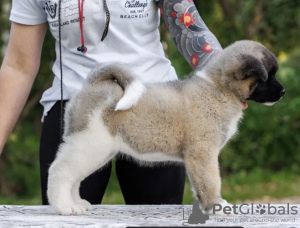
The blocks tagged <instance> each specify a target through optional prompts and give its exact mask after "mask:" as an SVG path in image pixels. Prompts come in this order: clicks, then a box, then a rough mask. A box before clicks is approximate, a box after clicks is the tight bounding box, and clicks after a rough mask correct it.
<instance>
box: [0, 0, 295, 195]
mask: <svg viewBox="0 0 300 228" xmlns="http://www.w3.org/2000/svg"><path fill="white" fill-rule="evenodd" d="M10 4H11V1H9V0H1V1H0V38H1V39H0V50H2V51H1V52H0V54H1V56H0V62H2V58H3V54H4V52H3V50H4V48H5V46H6V42H7V37H8V31H9V21H8V17H9V9H10ZM195 4H196V6H197V8H198V10H199V12H200V15H201V16H202V18H203V20H204V21H205V23H206V24H207V26H208V27H209V28H210V30H211V31H212V32H213V33H214V34H215V35H216V37H217V38H218V39H219V41H220V43H221V45H222V46H223V47H226V46H228V45H229V44H231V43H232V42H234V41H236V40H241V39H253V40H256V41H259V42H261V43H263V44H264V45H266V46H267V47H268V48H269V49H271V50H272V51H273V52H274V53H275V54H276V55H277V56H278V60H279V62H280V68H279V72H278V74H277V77H278V78H279V80H281V81H282V82H283V84H284V85H285V87H286V89H287V94H286V95H285V97H284V98H283V100H282V101H280V102H279V103H278V104H276V105H275V106H273V107H264V106H262V105H260V104H255V103H250V104H249V108H248V110H247V111H246V112H245V117H244V120H243V121H242V124H241V126H240V133H239V135H238V136H237V137H236V138H235V139H234V140H232V142H231V143H230V144H229V145H228V146H227V147H226V148H225V151H223V153H222V155H221V165H220V166H221V168H222V169H223V172H224V173H232V172H239V171H241V170H243V171H245V170H246V171H251V170H253V169H255V168H257V167H259V168H261V169H268V170H271V171H274V172H275V171H277V170H281V169H290V170H291V171H293V172H296V171H298V172H299V171H300V170H299V164H300V153H299V152H300V134H299V133H300V111H299V107H300V97H299V89H298V86H299V83H300V81H299V74H300V66H299V61H300V42H299V38H300V1H298V0H272V1H267V0H244V1H240V0H210V1H205V0H195ZM160 30H161V36H162V42H163V44H164V47H165V50H166V54H167V56H168V57H169V58H170V59H171V61H172V63H173V65H174V66H175V68H176V70H177V72H178V75H179V76H180V77H183V76H184V75H186V74H188V73H190V72H191V71H192V69H191V67H190V66H189V64H187V63H186V60H185V59H184V58H183V57H182V56H181V54H180V53H179V52H178V51H177V50H176V49H175V47H174V45H173V44H172V39H171V38H170V35H169V33H168V31H167V29H166V27H165V26H164V25H162V26H161V28H160ZM54 58H55V53H54V40H53V38H52V37H51V35H50V34H49V33H47V36H46V39H45V42H44V48H43V53H42V62H41V67H40V71H39V75H38V77H37V79H36V81H35V83H34V85H33V89H32V92H31V95H30V97H29V100H28V102H27V104H26V106H25V109H24V111H23V113H22V115H21V117H20V120H19V122H18V125H17V127H16V129H15V130H14V132H13V134H12V135H11V137H10V138H9V141H8V143H7V145H6V147H5V150H4V153H3V155H2V157H1V158H0V198H1V195H2V196H9V195H20V196H22V195H23V196H31V195H36V194H38V191H39V171H38V149H39V135H40V130H41V123H40V118H41V114H42V108H41V106H40V105H39V104H38V101H39V99H40V97H41V94H42V92H43V91H44V90H45V89H46V88H48V87H49V86H50V85H51V82H52V79H53V76H52V72H51V67H52V64H53V61H54Z"/></svg>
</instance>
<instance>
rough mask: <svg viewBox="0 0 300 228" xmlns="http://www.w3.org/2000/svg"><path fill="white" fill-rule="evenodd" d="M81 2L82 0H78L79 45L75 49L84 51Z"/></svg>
mask: <svg viewBox="0 0 300 228" xmlns="http://www.w3.org/2000/svg"><path fill="white" fill-rule="evenodd" d="M83 4H84V0H78V13H79V24H80V35H81V47H78V48H77V50H78V51H81V52H83V53H85V52H86V51H87V48H86V47H85V46H84V36H83Z"/></svg>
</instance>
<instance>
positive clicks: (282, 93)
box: [280, 88, 285, 96]
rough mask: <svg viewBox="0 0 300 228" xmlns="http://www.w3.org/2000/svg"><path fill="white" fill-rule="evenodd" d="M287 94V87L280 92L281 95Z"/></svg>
mask: <svg viewBox="0 0 300 228" xmlns="http://www.w3.org/2000/svg"><path fill="white" fill-rule="evenodd" d="M284 94H285V88H283V89H282V90H281V92H280V96H283V95H284Z"/></svg>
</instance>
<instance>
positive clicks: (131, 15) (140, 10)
mask: <svg viewBox="0 0 300 228" xmlns="http://www.w3.org/2000/svg"><path fill="white" fill-rule="evenodd" d="M150 1H152V0H124V1H123V7H124V13H123V14H121V15H120V18H123V19H137V18H145V17H148V16H149V13H148V9H149V6H150Z"/></svg>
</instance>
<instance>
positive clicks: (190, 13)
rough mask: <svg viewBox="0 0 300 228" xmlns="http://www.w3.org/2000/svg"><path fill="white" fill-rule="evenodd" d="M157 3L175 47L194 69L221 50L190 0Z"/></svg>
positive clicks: (171, 0) (165, 0)
mask: <svg viewBox="0 0 300 228" xmlns="http://www.w3.org/2000/svg"><path fill="white" fill-rule="evenodd" d="M158 4H159V7H160V9H161V12H162V15H163V17H164V19H165V22H166V25H167V26H168V29H169V31H170V33H171V36H172V38H173V41H174V43H175V45H176V47H177V49H178V50H179V51H180V52H181V53H182V55H183V56H184V57H185V58H186V60H187V61H188V62H189V63H190V65H191V66H192V67H193V68H194V69H196V68H197V69H201V68H202V67H203V66H204V65H205V64H206V63H207V62H208V61H209V60H210V59H211V58H212V57H213V56H214V55H215V54H216V53H218V52H219V51H222V47H221V45H220V44H219V42H218V40H217V38H216V37H215V36H214V34H212V32H210V31H209V29H208V28H207V27H206V25H205V23H204V22H203V20H202V18H201V17H200V15H199V13H198V11H197V8H196V7H195V5H194V3H193V1H192V0H158Z"/></svg>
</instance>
